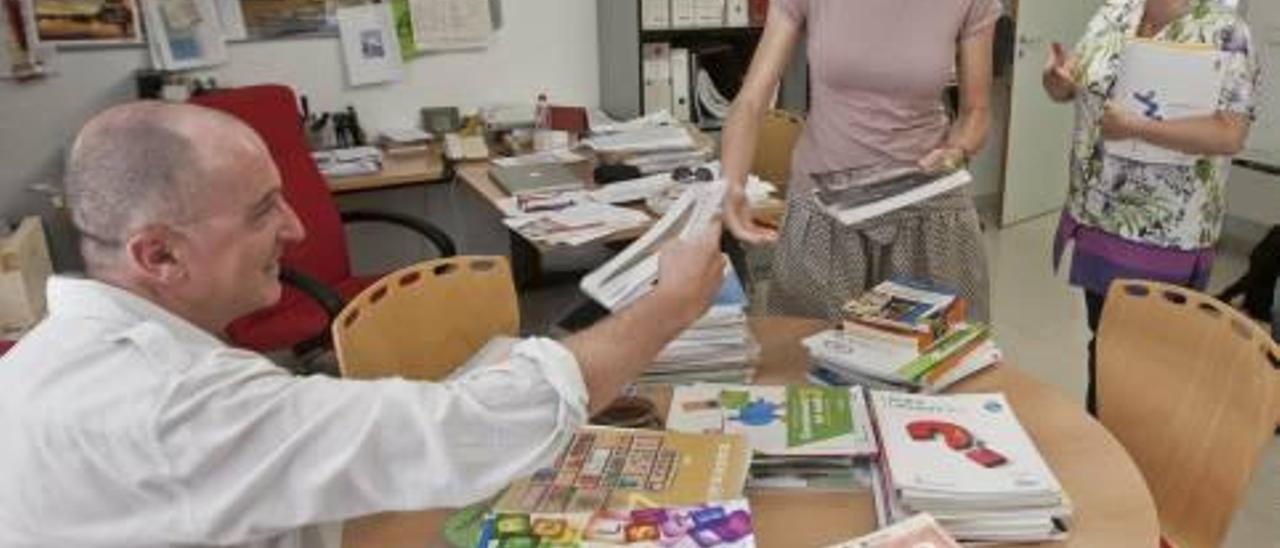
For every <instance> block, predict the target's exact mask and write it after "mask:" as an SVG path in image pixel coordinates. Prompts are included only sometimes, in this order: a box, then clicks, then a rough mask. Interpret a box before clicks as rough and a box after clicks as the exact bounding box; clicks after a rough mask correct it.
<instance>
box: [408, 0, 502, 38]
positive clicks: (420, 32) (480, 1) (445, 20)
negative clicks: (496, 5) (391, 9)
mask: <svg viewBox="0 0 1280 548" xmlns="http://www.w3.org/2000/svg"><path fill="white" fill-rule="evenodd" d="M409 12H410V15H411V16H412V20H413V35H414V41H415V43H416V45H417V47H418V49H419V50H451V49H467V48H479V47H486V46H488V45H489V41H490V40H491V39H492V37H493V13H492V12H491V11H490V9H489V0H410V1H409Z"/></svg>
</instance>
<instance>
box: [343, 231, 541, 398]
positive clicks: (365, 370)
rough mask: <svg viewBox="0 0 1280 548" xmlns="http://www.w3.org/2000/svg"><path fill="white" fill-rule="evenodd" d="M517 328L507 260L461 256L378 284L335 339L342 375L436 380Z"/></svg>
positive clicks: (346, 313) (347, 311) (349, 311)
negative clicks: (492, 339)
mask: <svg viewBox="0 0 1280 548" xmlns="http://www.w3.org/2000/svg"><path fill="white" fill-rule="evenodd" d="M519 328H520V312H519V307H518V305H517V302H516V290H515V286H514V285H513V284H512V281H511V267H510V265H508V264H507V259H506V258H505V257H487V256H459V257H450V258H445V259H436V260H431V261H426V262H422V263H418V264H416V265H413V266H410V267H406V268H403V269H400V270H397V271H395V272H392V273H390V274H387V275H386V276H384V277H382V279H380V280H378V281H377V282H374V283H373V285H370V286H369V287H368V288H367V289H365V290H364V291H362V292H361V293H360V294H358V295H356V296H355V298H353V299H351V302H350V303H348V304H347V306H346V308H344V309H343V310H342V312H341V313H339V314H338V317H337V320H336V321H334V322H333V341H334V351H335V353H336V354H337V357H338V367H339V370H340V371H341V372H342V376H343V377H352V378H366V379H367V378H379V377H388V376H402V377H404V378H407V379H415V380H429V381H435V380H440V379H443V378H444V377H445V376H447V375H448V374H449V372H450V371H452V370H453V369H454V368H456V367H457V366H459V365H461V364H463V363H464V362H466V360H467V358H469V357H471V355H472V354H474V353H475V352H476V351H477V350H479V349H480V348H481V347H482V346H484V344H485V343H486V342H488V341H489V339H491V338H493V337H495V336H498V335H509V336H516V335H517V334H518V332H519Z"/></svg>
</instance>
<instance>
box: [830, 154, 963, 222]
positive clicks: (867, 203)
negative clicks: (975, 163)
mask: <svg viewBox="0 0 1280 548" xmlns="http://www.w3.org/2000/svg"><path fill="white" fill-rule="evenodd" d="M972 180H973V177H972V176H971V175H970V174H969V172H968V171H966V170H963V169H960V170H956V171H951V172H944V173H926V172H923V171H920V170H918V169H913V168H904V169H894V170H887V171H882V172H879V173H876V174H874V175H871V176H868V177H866V178H861V179H859V178H852V179H844V180H841V181H840V182H833V181H824V180H822V179H821V178H818V179H816V184H815V186H814V189H813V199H814V201H815V202H817V204H818V206H819V207H821V208H822V209H823V210H824V211H826V212H827V213H828V214H829V215H831V216H832V217H834V218H835V219H836V220H838V221H840V222H841V223H843V224H846V225H852V224H857V223H860V222H863V221H866V220H867V219H872V218H875V217H878V216H880V215H884V214H886V213H889V212H891V211H895V210H898V209H901V208H904V207H906V206H909V205H912V204H916V203H919V202H922V201H924V200H927V199H929V198H933V197H934V196H937V195H939V194H943V193H945V192H949V191H951V190H954V189H956V188H959V187H961V186H964V185H966V184H968V183H969V182H970V181H972Z"/></svg>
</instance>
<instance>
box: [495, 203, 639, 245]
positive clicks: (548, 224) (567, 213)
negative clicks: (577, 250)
mask: <svg viewBox="0 0 1280 548" xmlns="http://www.w3.org/2000/svg"><path fill="white" fill-rule="evenodd" d="M507 207H508V208H509V207H511V206H510V205H509V204H508V206H507ZM504 209H505V208H504ZM647 222H649V216H648V215H646V214H645V213H644V212H642V211H637V210H635V209H630V208H625V207H617V206H613V205H609V204H601V203H596V202H592V201H589V200H581V201H577V202H574V203H573V205H570V206H568V207H564V208H563V209H558V210H554V211H542V212H534V213H529V212H518V213H517V214H515V215H511V216H508V217H507V218H505V219H503V220H502V223H503V224H505V225H507V227H508V228H510V229H511V230H514V231H516V232H518V233H520V235H521V236H523V237H525V238H526V239H528V240H529V241H533V242H539V243H544V244H547V245H582V244H584V243H587V242H590V241H594V240H598V239H600V238H604V237H605V236H608V235H610V234H613V233H614V232H618V231H621V230H627V229H630V228H635V227H637V226H641V225H644V224H645V223H647Z"/></svg>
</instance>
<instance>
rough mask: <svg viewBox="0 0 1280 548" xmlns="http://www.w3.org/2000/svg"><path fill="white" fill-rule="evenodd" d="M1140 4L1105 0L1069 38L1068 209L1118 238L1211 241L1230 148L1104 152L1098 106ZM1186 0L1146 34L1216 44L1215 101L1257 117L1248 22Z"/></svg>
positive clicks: (1141, 0) (1186, 245) (1185, 244)
mask: <svg viewBox="0 0 1280 548" xmlns="http://www.w3.org/2000/svg"><path fill="white" fill-rule="evenodd" d="M1145 5H1146V0H1107V2H1106V4H1105V5H1104V6H1103V7H1102V8H1100V9H1099V10H1098V13H1097V14H1096V15H1095V16H1094V18H1093V20H1092V21H1091V22H1090V23H1089V27H1088V29H1087V30H1086V31H1085V34H1084V37H1083V38H1081V39H1080V43H1079V44H1077V45H1076V49H1075V54H1076V58H1077V59H1078V60H1079V63H1080V74H1078V76H1077V78H1078V79H1079V83H1080V87H1081V91H1080V93H1078V94H1077V98H1076V130H1075V136H1074V140H1073V144H1072V149H1071V185H1070V189H1069V191H1068V195H1067V206H1066V210H1067V213H1069V214H1070V215H1071V216H1072V217H1074V218H1075V220H1077V221H1078V222H1080V223H1082V224H1084V225H1087V226H1092V227H1094V228H1097V229H1100V230H1102V231H1105V232H1107V233H1110V234H1114V235H1116V236H1119V237H1121V238H1124V239H1126V240H1131V241H1135V242H1140V243H1144V244H1150V245H1156V246H1160V247H1166V248H1173V249H1179V250H1188V251H1189V250H1197V249H1204V248H1208V247H1212V246H1213V245H1214V243H1215V242H1217V240H1218V235H1219V234H1220V233H1221V230H1222V220H1223V217H1224V216H1225V214H1226V206H1227V197H1226V178H1227V174H1228V169H1229V164H1228V160H1229V159H1228V158H1225V157H1202V158H1199V159H1198V160H1196V162H1195V164H1194V165H1190V166H1186V165H1171V164H1148V163H1143V162H1138V161H1133V160H1129V159H1126V158H1120V157H1117V156H1111V155H1107V154H1106V153H1105V152H1104V147H1103V139H1102V130H1101V124H1100V122H1101V120H1102V113H1103V107H1104V106H1105V104H1106V102H1107V99H1108V98H1109V97H1110V94H1111V90H1112V87H1113V86H1114V85H1115V81H1116V73H1117V71H1118V70H1119V66H1120V54H1121V52H1122V50H1123V49H1124V46H1125V44H1126V42H1127V41H1128V40H1129V39H1131V38H1133V37H1135V36H1136V34H1137V30H1138V26H1139V25H1140V24H1141V21H1142V16H1143V12H1144V10H1145ZM1188 7H1189V9H1188V11H1187V13H1186V14H1185V15H1183V16H1182V17H1181V18H1179V19H1177V20H1175V21H1173V22H1172V23H1170V24H1169V25H1168V26H1167V27H1165V28H1164V30H1162V31H1160V33H1159V34H1157V35H1156V36H1154V37H1153V38H1154V39H1156V40H1162V41H1169V42H1178V43H1189V44H1209V45H1212V46H1214V47H1216V48H1217V49H1218V50H1219V51H1221V52H1222V55H1223V61H1224V63H1225V66H1226V71H1225V78H1224V79H1223V85H1222V92H1221V94H1220V95H1219V99H1218V110H1219V111H1223V112H1231V113H1237V114H1240V115H1243V116H1246V117H1248V119H1249V120H1250V121H1252V120H1254V119H1256V117H1257V112H1256V109H1257V98H1258V97H1259V91H1258V88H1259V85H1260V79H1261V70H1260V68H1259V66H1258V60H1257V56H1256V53H1255V51H1254V49H1253V47H1252V42H1251V38H1250V34H1249V29H1248V27H1247V26H1246V25H1245V23H1244V21H1243V20H1241V18H1240V17H1239V16H1237V15H1236V14H1235V13H1234V12H1233V11H1231V10H1230V9H1228V8H1224V7H1221V6H1220V5H1219V4H1218V2H1215V1H1213V0H1190V2H1189V6H1188Z"/></svg>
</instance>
